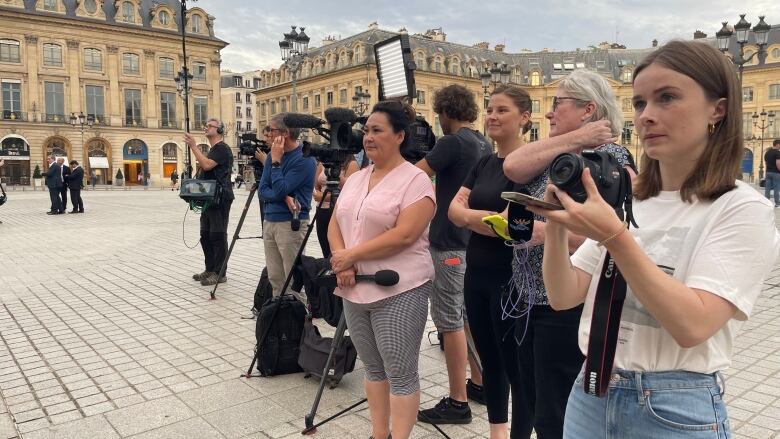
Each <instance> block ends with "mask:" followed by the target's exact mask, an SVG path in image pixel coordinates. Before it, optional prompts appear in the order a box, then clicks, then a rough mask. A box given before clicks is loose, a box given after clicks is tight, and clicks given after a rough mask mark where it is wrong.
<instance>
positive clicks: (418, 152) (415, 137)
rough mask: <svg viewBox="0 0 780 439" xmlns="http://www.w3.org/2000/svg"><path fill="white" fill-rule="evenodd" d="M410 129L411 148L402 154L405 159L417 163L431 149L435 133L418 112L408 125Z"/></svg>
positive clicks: (434, 142) (434, 141) (434, 140)
mask: <svg viewBox="0 0 780 439" xmlns="http://www.w3.org/2000/svg"><path fill="white" fill-rule="evenodd" d="M410 128H411V130H412V144H413V146H412V149H411V150H408V151H405V152H404V153H403V154H402V155H403V156H404V159H406V161H408V162H411V163H417V162H419V161H420V160H422V159H424V158H425V156H426V155H427V154H428V152H430V150H431V149H433V146H434V145H435V144H436V135H435V134H434V133H433V128H432V127H431V124H429V123H428V121H427V120H425V118H424V117H422V116H420V115H419V114H418V115H417V117H416V118H415V120H414V123H413V124H412V126H411V127H410Z"/></svg>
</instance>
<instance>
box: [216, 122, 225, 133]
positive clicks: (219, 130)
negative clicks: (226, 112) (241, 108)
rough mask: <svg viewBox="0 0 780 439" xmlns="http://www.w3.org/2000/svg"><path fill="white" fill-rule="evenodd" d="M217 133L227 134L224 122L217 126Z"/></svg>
mask: <svg viewBox="0 0 780 439" xmlns="http://www.w3.org/2000/svg"><path fill="white" fill-rule="evenodd" d="M217 134H219V135H220V136H221V135H223V134H225V124H223V123H222V122H220V123H219V126H218V127H217Z"/></svg>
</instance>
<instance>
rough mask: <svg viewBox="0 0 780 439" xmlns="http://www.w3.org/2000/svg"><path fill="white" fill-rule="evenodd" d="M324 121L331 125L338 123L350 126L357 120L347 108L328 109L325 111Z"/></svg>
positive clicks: (353, 113)
mask: <svg viewBox="0 0 780 439" xmlns="http://www.w3.org/2000/svg"><path fill="white" fill-rule="evenodd" d="M325 120H327V121H328V123H329V124H331V125H332V124H334V123H339V122H347V123H351V124H352V123H355V121H356V120H357V115H356V114H355V112H354V111H352V110H350V109H349V108H337V107H336V108H328V109H327V110H325Z"/></svg>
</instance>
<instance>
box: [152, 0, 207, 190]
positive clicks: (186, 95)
mask: <svg viewBox="0 0 780 439" xmlns="http://www.w3.org/2000/svg"><path fill="white" fill-rule="evenodd" d="M192 1H197V0H192ZM179 2H180V3H181V15H180V17H179V22H180V23H179V24H180V25H181V52H182V56H183V59H184V62H183V63H182V67H181V70H180V71H179V73H178V75H177V76H176V77H175V78H173V80H174V81H176V90H177V91H178V92H179V95H180V96H181V98H182V99H183V100H184V131H185V132H186V133H189V132H190V91H191V90H192V88H191V87H190V81H191V80H192V75H191V74H190V71H189V69H188V68H187V41H186V39H185V36H184V28H185V26H186V22H187V0H179ZM186 149H187V159H186V162H185V163H184V172H183V173H182V175H181V179H182V181H184V179H186V178H191V176H192V153H191V151H190V149H189V148H186ZM144 175H146V170H144Z"/></svg>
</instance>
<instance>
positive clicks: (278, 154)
mask: <svg viewBox="0 0 780 439" xmlns="http://www.w3.org/2000/svg"><path fill="white" fill-rule="evenodd" d="M283 155H284V137H282V136H277V137H276V138H275V139H274V143H272V144H271V161H272V162H281V161H282V156H283Z"/></svg>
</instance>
